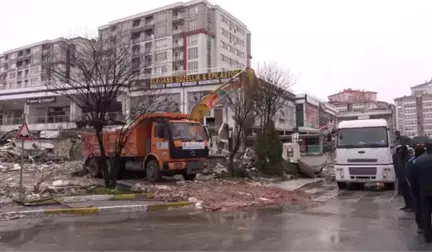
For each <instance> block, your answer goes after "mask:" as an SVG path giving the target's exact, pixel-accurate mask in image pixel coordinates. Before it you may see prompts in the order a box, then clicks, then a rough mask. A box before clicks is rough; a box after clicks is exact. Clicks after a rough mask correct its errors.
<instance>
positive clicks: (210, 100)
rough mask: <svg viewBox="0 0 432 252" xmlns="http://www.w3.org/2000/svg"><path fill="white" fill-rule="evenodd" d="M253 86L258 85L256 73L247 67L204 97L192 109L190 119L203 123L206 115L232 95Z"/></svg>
mask: <svg viewBox="0 0 432 252" xmlns="http://www.w3.org/2000/svg"><path fill="white" fill-rule="evenodd" d="M253 85H256V75H255V71H254V70H253V69H252V68H249V67H247V68H245V69H244V70H243V71H241V72H239V73H238V74H236V75H235V76H233V77H232V78H231V79H230V80H228V81H227V82H225V83H224V84H222V85H221V86H220V87H218V88H217V89H215V90H213V91H212V92H211V93H209V94H207V95H205V96H203V97H202V98H201V100H200V102H199V103H198V104H197V105H195V106H194V107H193V108H192V112H191V114H190V118H191V119H192V120H194V121H198V122H200V123H203V118H204V115H205V114H206V113H207V112H209V111H210V110H212V109H213V108H214V107H215V106H216V105H217V104H218V103H219V102H220V101H221V100H223V99H224V98H225V97H227V96H228V95H229V94H230V93H232V92H233V91H234V90H236V89H239V88H242V87H249V86H253Z"/></svg>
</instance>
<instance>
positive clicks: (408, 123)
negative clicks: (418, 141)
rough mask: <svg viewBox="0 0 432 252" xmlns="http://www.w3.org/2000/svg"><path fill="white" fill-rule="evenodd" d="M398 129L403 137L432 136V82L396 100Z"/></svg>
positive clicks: (415, 88)
mask: <svg viewBox="0 0 432 252" xmlns="http://www.w3.org/2000/svg"><path fill="white" fill-rule="evenodd" d="M394 101H395V104H396V122H397V129H398V130H399V131H400V132H401V134H403V135H407V136H410V137H413V136H424V135H426V136H432V80H430V81H425V82H424V83H423V84H420V85H416V86H413V87H411V94H410V95H407V96H402V97H398V98H395V99H394Z"/></svg>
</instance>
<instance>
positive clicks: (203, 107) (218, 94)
mask: <svg viewBox="0 0 432 252" xmlns="http://www.w3.org/2000/svg"><path fill="white" fill-rule="evenodd" d="M255 84H256V77H255V73H254V71H253V70H252V69H251V68H246V69H245V70H243V71H241V72H240V73H239V74H237V75H236V76H234V77H233V78H231V79H230V80H228V81H227V82H226V83H224V84H222V85H221V86H220V87H219V88H217V89H216V90H214V91H213V92H212V93H210V94H208V95H206V96H204V97H203V98H202V100H201V101H200V103H199V104H197V105H196V106H195V107H194V108H193V110H192V113H191V114H190V115H188V114H181V113H153V114H148V115H141V116H140V117H139V118H138V119H137V120H135V122H134V123H133V125H131V126H130V127H128V128H127V132H123V131H122V129H114V130H104V132H103V135H102V140H103V145H104V148H105V151H106V155H107V158H110V157H113V156H114V155H120V157H119V158H120V159H121V161H120V162H119V163H120V164H121V167H118V168H119V169H118V170H119V173H118V175H119V176H121V174H122V171H123V170H125V169H127V170H141V171H145V173H146V177H147V179H148V180H149V181H151V182H156V181H158V180H159V179H160V178H161V176H162V175H174V174H181V175H182V176H183V178H184V179H185V180H192V179H195V176H196V174H197V173H199V172H200V171H201V170H202V169H203V168H204V164H205V161H206V159H207V157H208V154H209V143H208V141H209V138H208V134H207V132H206V129H205V127H204V126H203V125H202V120H203V115H204V114H206V113H207V112H208V111H210V110H211V109H212V108H214V106H215V105H216V104H217V103H218V102H220V101H221V100H222V99H224V98H225V97H226V96H227V95H229V94H230V93H232V92H233V91H234V90H235V89H238V88H243V87H244V88H247V87H248V86H251V85H255ZM124 134H127V136H128V140H127V142H126V144H125V146H124V147H123V148H122V151H121V153H116V148H117V143H118V141H119V139H120V138H121V137H122V135H123V136H124ZM81 139H82V154H83V156H84V157H85V158H86V162H85V164H84V167H85V169H87V170H88V171H89V173H90V174H91V176H93V177H98V176H100V175H102V170H101V167H100V166H99V165H100V163H101V162H100V159H101V158H102V157H101V155H100V151H99V146H98V144H97V142H98V141H97V138H96V134H95V132H94V131H93V132H82V134H81ZM107 163H108V165H110V164H111V163H110V162H107Z"/></svg>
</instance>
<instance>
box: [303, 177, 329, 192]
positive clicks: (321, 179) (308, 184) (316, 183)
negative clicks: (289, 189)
mask: <svg viewBox="0 0 432 252" xmlns="http://www.w3.org/2000/svg"><path fill="white" fill-rule="evenodd" d="M324 181H325V179H324V178H320V179H319V180H317V181H314V182H310V183H307V184H304V185H303V186H301V187H300V188H298V189H297V190H299V189H302V188H305V187H306V186H317V185H320V184H322V183H324Z"/></svg>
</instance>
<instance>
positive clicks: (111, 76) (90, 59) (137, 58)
mask: <svg viewBox="0 0 432 252" xmlns="http://www.w3.org/2000/svg"><path fill="white" fill-rule="evenodd" d="M139 39H140V38H139V37H138V38H136V40H139ZM136 40H131V39H130V37H128V36H126V35H125V34H122V33H110V35H108V36H106V37H103V36H100V38H99V39H97V40H96V39H86V38H81V37H78V38H73V39H62V40H61V41H60V42H58V43H56V44H54V45H46V46H45V47H43V48H42V54H43V59H42V60H43V75H44V76H45V78H46V79H48V80H49V81H48V83H47V86H48V88H49V89H51V90H54V92H57V93H58V94H60V95H62V96H64V97H67V98H68V99H69V100H71V101H72V102H74V103H75V104H76V106H77V107H79V108H81V110H85V111H86V113H84V117H85V119H86V121H87V122H88V124H89V125H91V127H92V128H93V129H94V131H95V134H96V139H97V142H98V146H99V151H100V157H101V158H100V159H99V167H101V168H102V171H103V174H104V180H105V185H106V186H107V187H108V186H110V175H109V170H108V168H107V164H106V162H105V160H106V150H105V148H104V145H103V141H102V131H103V128H104V126H105V125H106V115H107V113H108V112H110V106H111V105H112V104H113V103H114V102H116V100H117V98H118V97H119V95H120V94H122V93H124V92H126V91H127V90H128V89H129V88H130V86H131V83H133V82H134V81H136V80H139V79H141V78H142V77H143V73H144V69H145V68H146V66H148V64H149V63H150V60H151V59H150V58H147V57H146V56H147V54H146V52H147V51H148V50H150V48H142V47H141V46H140V45H139V44H135V42H138V41H136ZM142 61H144V62H142Z"/></svg>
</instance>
